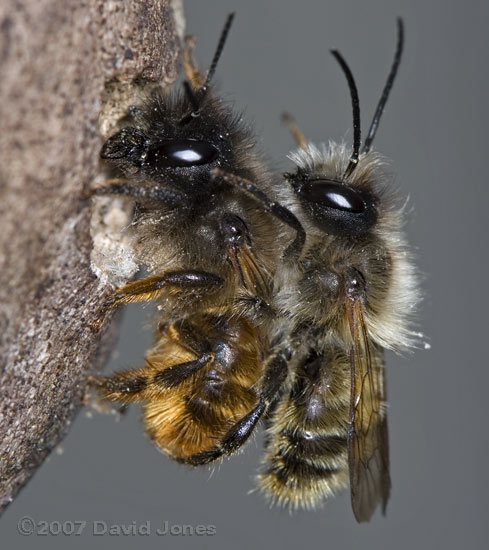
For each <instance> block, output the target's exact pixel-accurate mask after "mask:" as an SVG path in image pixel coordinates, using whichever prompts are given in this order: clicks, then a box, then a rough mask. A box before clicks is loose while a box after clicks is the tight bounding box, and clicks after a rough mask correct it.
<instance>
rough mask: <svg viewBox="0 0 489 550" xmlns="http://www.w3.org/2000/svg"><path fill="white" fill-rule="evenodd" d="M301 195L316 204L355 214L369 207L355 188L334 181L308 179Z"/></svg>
mask: <svg viewBox="0 0 489 550" xmlns="http://www.w3.org/2000/svg"><path fill="white" fill-rule="evenodd" d="M301 195H302V196H303V197H304V198H305V199H307V200H308V201H311V202H315V203H316V204H322V205H324V206H327V207H328V208H336V209H338V210H345V211H346V212H354V213H355V214H359V213H360V212H365V209H366V207H367V206H366V204H365V201H364V200H363V199H362V197H361V196H360V195H359V194H358V193H357V192H356V191H355V190H354V189H351V188H350V187H346V186H345V185H342V184H340V183H337V182H334V181H328V180H313V181H308V182H306V183H305V184H304V185H303V186H302V190H301Z"/></svg>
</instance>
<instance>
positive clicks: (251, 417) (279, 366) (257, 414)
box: [181, 350, 289, 466]
mask: <svg viewBox="0 0 489 550" xmlns="http://www.w3.org/2000/svg"><path fill="white" fill-rule="evenodd" d="M288 358H289V353H288V352H286V351H284V350H281V351H279V352H278V353H276V354H275V355H273V356H272V357H271V358H270V360H269V362H268V365H267V367H266V370H265V376H264V381H263V387H262V390H261V392H260V396H259V401H258V405H257V406H256V407H255V408H254V409H253V410H251V411H250V412H249V413H248V414H247V415H245V416H244V417H243V418H242V419H241V420H239V421H238V422H237V423H236V424H235V425H234V426H233V427H232V428H231V429H230V430H229V431H228V432H227V434H226V435H225V436H224V437H223V438H222V441H221V442H220V444H219V445H217V446H216V447H214V448H212V449H209V450H207V451H203V452H202V453H197V454H194V455H192V456H190V457H188V458H186V459H183V460H181V462H184V463H185V464H190V465H192V466H199V465H201V464H208V463H209V462H212V461H213V460H216V459H217V458H219V457H221V456H223V455H231V454H233V453H235V452H236V451H237V450H238V449H239V448H240V447H241V446H242V445H243V444H244V443H245V442H246V441H247V440H248V438H249V437H250V435H251V434H252V433H253V430H254V429H255V427H256V425H257V424H258V421H259V420H260V418H261V417H262V416H263V414H264V413H265V412H266V411H267V409H268V407H269V406H270V405H271V404H272V403H273V401H274V400H275V398H276V397H277V395H278V393H279V392H280V389H281V388H282V385H283V384H284V382H285V380H286V378H287V360H288Z"/></svg>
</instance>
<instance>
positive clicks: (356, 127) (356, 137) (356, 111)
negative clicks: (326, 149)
mask: <svg viewBox="0 0 489 550" xmlns="http://www.w3.org/2000/svg"><path fill="white" fill-rule="evenodd" d="M331 53H332V54H333V55H334V57H335V59H336V61H338V63H339V64H340V67H341V68H342V70H343V73H344V74H345V76H346V80H347V81H348V87H349V88H350V96H351V106H352V109H353V152H352V154H351V156H350V161H349V163H348V166H347V168H346V170H345V173H344V174H343V180H345V179H346V178H347V177H348V176H349V175H350V174H351V173H352V172H353V170H355V167H356V165H357V164H358V156H359V154H360V143H361V140H362V137H361V128H360V100H359V99H358V90H357V86H356V84H355V79H354V78H353V74H352V72H351V70H350V67H348V65H347V64H346V61H345V60H344V59H343V56H342V55H341V54H340V52H339V51H338V50H331Z"/></svg>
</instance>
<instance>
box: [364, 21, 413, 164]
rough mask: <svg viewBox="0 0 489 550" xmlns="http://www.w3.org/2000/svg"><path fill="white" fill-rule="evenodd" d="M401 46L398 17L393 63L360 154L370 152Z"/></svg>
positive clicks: (397, 63) (402, 35)
mask: <svg viewBox="0 0 489 550" xmlns="http://www.w3.org/2000/svg"><path fill="white" fill-rule="evenodd" d="M403 46H404V24H403V22H402V19H401V18H400V17H398V18H397V47H396V53H395V54H394V61H393V62H392V67H391V70H390V73H389V76H388V77H387V82H386V83H385V86H384V90H383V92H382V95H381V96H380V99H379V103H378V105H377V109H376V110H375V114H374V118H373V119H372V123H371V124H370V128H369V130H368V134H367V138H366V139H365V143H364V145H363V149H362V153H368V152H369V151H370V147H371V145H372V142H373V140H374V138H375V134H376V132H377V128H378V127H379V122H380V117H381V116H382V113H383V112H384V108H385V104H386V103H387V100H388V98H389V94H390V91H391V89H392V85H393V84H394V79H395V78H396V74H397V69H398V68H399V63H400V62H401V56H402V49H403Z"/></svg>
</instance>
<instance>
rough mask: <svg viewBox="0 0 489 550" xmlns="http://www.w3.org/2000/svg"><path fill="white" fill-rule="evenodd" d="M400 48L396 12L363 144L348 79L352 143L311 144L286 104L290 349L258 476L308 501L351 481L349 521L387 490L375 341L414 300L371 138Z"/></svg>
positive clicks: (391, 344)
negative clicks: (296, 253) (295, 234)
mask: <svg viewBox="0 0 489 550" xmlns="http://www.w3.org/2000/svg"><path fill="white" fill-rule="evenodd" d="M402 48H403V25H402V21H401V20H399V21H398V43H397V49H396V52H395V57H394V62H393V65H392V67H391V71H390V74H389V76H388V79H387V83H386V85H385V88H384V91H383V93H382V96H381V99H380V101H379V104H378V106H377V109H376V112H375V115H374V117H373V121H372V123H371V126H370V129H369V132H368V134H367V138H366V140H365V142H364V144H363V148H362V149H361V150H360V147H361V136H360V108H359V100H358V93H357V89H356V85H355V82H354V79H353V76H352V73H351V71H350V69H349V67H348V66H347V64H346V62H345V61H344V59H343V57H342V56H341V55H340V53H339V52H338V51H333V52H332V53H333V55H334V57H335V58H336V60H337V61H338V62H339V64H340V66H341V68H342V70H343V72H344V73H345V76H346V78H347V81H348V85H349V88H350V92H351V99H352V106H353V128H354V140H353V150H350V149H349V148H347V147H346V146H345V145H343V144H337V143H334V142H329V144H328V145H326V146H323V149H321V150H320V149H318V148H317V147H315V146H314V145H312V144H310V143H308V142H307V140H306V139H305V137H304V136H303V134H302V133H301V132H300V131H299V129H298V128H297V126H296V124H295V122H294V121H293V119H292V117H290V115H285V122H286V123H287V124H288V125H289V127H290V129H291V131H292V133H293V135H294V136H295V138H296V140H297V142H298V144H299V146H300V148H299V150H298V151H297V152H295V153H292V154H291V155H290V158H291V159H292V160H293V161H294V162H295V164H296V165H297V169H296V171H295V172H294V173H291V174H286V176H285V177H286V180H287V182H288V184H289V185H290V186H291V187H292V189H293V190H294V194H293V197H291V195H290V193H288V192H286V193H284V194H283V195H281V197H280V200H281V201H282V202H283V204H284V205H285V206H288V207H289V208H290V210H292V212H294V214H295V215H296V216H297V217H298V218H299V219H300V220H301V223H302V224H303V226H304V228H305V230H306V235H307V239H306V245H305V247H304V249H303V252H302V255H301V260H300V262H299V263H298V265H297V269H296V270H295V272H292V271H289V273H287V275H286V277H284V278H283V279H282V280H281V282H280V285H279V289H278V291H277V292H276V293H275V296H274V304H275V308H276V309H277V311H279V312H280V315H279V317H281V318H282V319H283V320H282V322H281V323H279V324H278V328H277V329H276V330H277V332H278V333H281V334H286V335H287V338H288V339H289V341H290V342H291V344H290V347H291V348H292V349H294V353H293V364H292V365H290V366H289V369H290V375H289V377H288V379H287V383H286V387H285V388H284V390H283V391H282V393H281V397H280V398H279V400H278V401H277V403H276V404H275V406H274V410H273V412H272V413H271V414H270V415H269V418H268V427H267V436H266V439H267V443H266V456H265V459H264V464H263V468H262V472H261V474H260V475H259V478H258V480H259V485H260V488H261V489H262V491H263V492H264V493H265V494H267V495H268V496H269V498H270V499H271V500H272V501H273V502H277V503H279V504H283V505H287V506H289V507H291V508H298V507H305V508H312V507H315V506H316V505H318V504H319V503H321V501H323V500H324V499H326V498H328V497H329V496H331V495H332V494H333V493H335V492H336V491H337V490H338V489H341V488H343V487H345V486H346V485H347V484H348V482H349V483H350V486H351V498H352V507H353V511H354V514H355V517H356V519H357V520H358V521H368V520H369V519H370V517H371V516H372V514H373V512H374V511H375V509H376V507H377V505H378V504H380V505H381V507H382V510H383V511H385V508H386V504H387V500H388V498H389V494H390V487H391V482H390V477H389V456H388V454H389V453H388V439H387V419H386V394H385V384H384V360H383V351H384V349H393V350H405V349H407V348H409V347H411V346H412V345H413V344H414V343H415V342H416V337H417V336H419V335H418V334H416V333H413V332H412V331H410V329H409V323H410V321H411V320H412V319H411V317H412V315H411V314H412V313H413V311H414V308H415V306H416V305H417V303H418V292H417V287H416V277H415V269H414V266H413V264H412V260H411V257H410V253H409V249H408V247H407V244H406V241H405V238H404V235H403V231H402V229H403V224H404V212H403V209H402V207H399V206H398V204H397V201H396V200H395V197H394V194H393V192H392V189H391V187H392V184H391V181H390V177H389V175H388V173H387V172H386V169H385V164H386V163H385V161H384V160H383V158H382V157H381V156H380V155H379V154H378V153H376V152H374V151H371V145H372V142H373V139H374V137H375V133H376V130H377V127H378V124H379V120H380V117H381V115H382V112H383V110H384V107H385V104H386V101H387V98H388V95H389V92H390V89H391V87H392V84H393V81H394V78H395V75H396V73H397V69H398V65H399V62H400V59H401V53H402Z"/></svg>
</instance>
